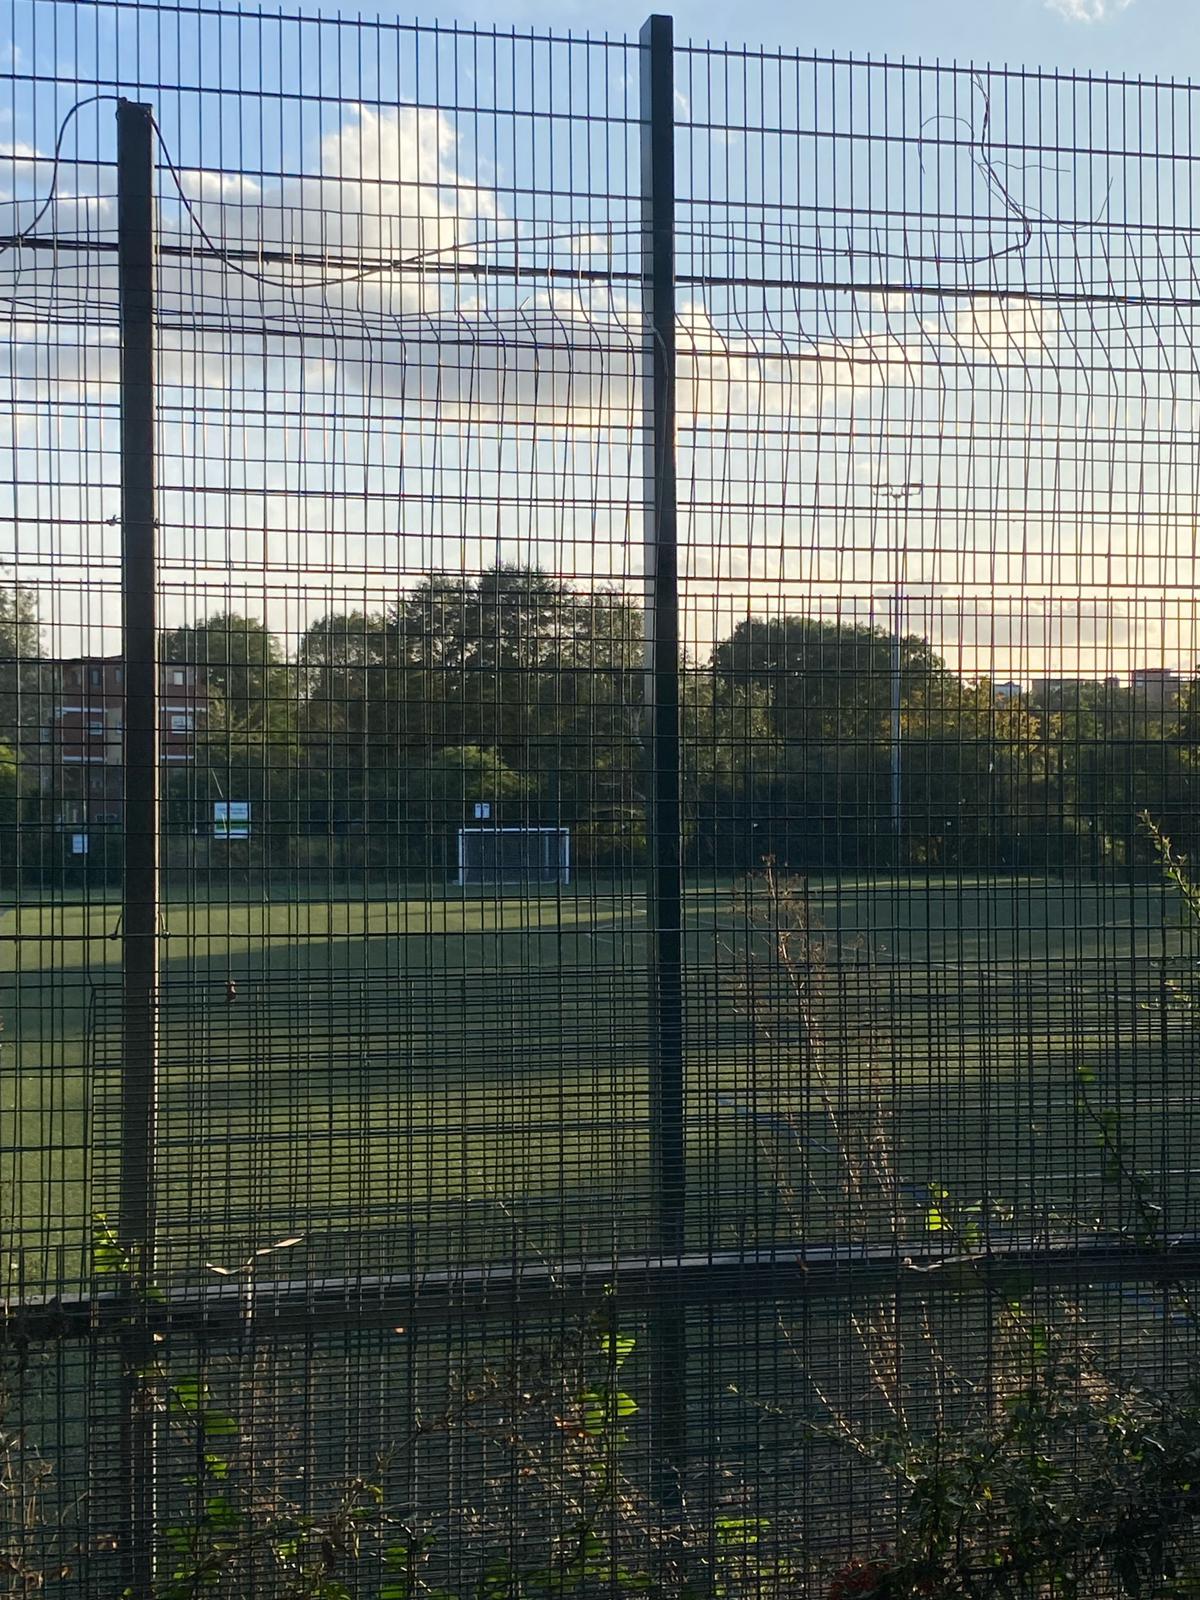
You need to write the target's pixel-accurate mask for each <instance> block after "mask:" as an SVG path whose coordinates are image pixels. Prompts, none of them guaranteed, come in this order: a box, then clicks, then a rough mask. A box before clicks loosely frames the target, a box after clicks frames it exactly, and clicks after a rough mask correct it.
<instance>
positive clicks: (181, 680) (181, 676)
mask: <svg viewBox="0 0 1200 1600" xmlns="http://www.w3.org/2000/svg"><path fill="white" fill-rule="evenodd" d="M171 682H172V683H173V684H174V685H175V687H176V688H177V689H181V688H182V687H183V685H184V684H185V683H186V682H187V674H186V673H185V672H184V670H183V668H182V667H176V668H175V670H174V672H172V674H171Z"/></svg>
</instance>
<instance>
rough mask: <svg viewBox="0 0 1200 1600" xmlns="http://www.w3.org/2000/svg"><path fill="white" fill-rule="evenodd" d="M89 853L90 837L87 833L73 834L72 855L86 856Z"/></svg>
mask: <svg viewBox="0 0 1200 1600" xmlns="http://www.w3.org/2000/svg"><path fill="white" fill-rule="evenodd" d="M87 853H88V836H87V834H86V833H73V834H72V835H71V854H72V855H73V856H85V855H87Z"/></svg>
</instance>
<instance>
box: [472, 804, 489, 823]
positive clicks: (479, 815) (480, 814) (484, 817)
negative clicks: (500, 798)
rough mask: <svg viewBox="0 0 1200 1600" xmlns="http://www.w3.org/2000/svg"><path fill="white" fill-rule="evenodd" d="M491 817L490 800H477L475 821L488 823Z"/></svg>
mask: <svg viewBox="0 0 1200 1600" xmlns="http://www.w3.org/2000/svg"><path fill="white" fill-rule="evenodd" d="M491 815H492V802H491V801H490V800H476V802H475V820H476V822H487V821H488V820H489V819H490V817H491Z"/></svg>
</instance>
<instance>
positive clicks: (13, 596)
mask: <svg viewBox="0 0 1200 1600" xmlns="http://www.w3.org/2000/svg"><path fill="white" fill-rule="evenodd" d="M41 656H42V629H41V622H40V620H39V617H38V602H37V596H36V594H35V593H34V592H33V590H32V589H26V588H24V587H23V586H22V585H21V584H19V583H16V582H15V581H13V582H8V583H0V740H2V741H3V742H4V743H5V744H7V745H9V746H11V747H12V749H14V750H19V749H20V747H21V746H22V745H23V744H24V743H26V742H27V741H28V740H29V739H30V738H31V737H36V731H37V729H38V728H39V726H40V725H41V723H42V722H44V721H45V720H46V711H47V709H48V708H47V706H45V705H44V704H43V700H44V698H45V696H46V694H47V692H48V691H49V689H50V687H51V685H50V683H49V681H48V677H47V673H46V667H45V664H44V663H43V661H42V659H41Z"/></svg>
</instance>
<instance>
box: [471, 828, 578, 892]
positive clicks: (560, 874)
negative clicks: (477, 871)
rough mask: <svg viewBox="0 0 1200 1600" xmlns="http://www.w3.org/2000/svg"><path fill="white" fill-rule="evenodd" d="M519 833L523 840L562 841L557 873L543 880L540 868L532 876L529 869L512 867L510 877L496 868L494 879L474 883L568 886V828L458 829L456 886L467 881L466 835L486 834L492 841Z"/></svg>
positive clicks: (479, 880) (569, 857)
mask: <svg viewBox="0 0 1200 1600" xmlns="http://www.w3.org/2000/svg"><path fill="white" fill-rule="evenodd" d="M503 833H519V834H524V835H525V837H526V838H530V837H537V838H544V837H545V836H546V835H547V834H553V835H555V836H556V837H557V838H559V839H561V840H562V850H561V852H560V854H559V867H558V871H557V873H556V874H553V875H551V876H549V877H542V876H541V871H540V869H539V870H538V872H536V873H533V872H531V871H530V870H529V867H528V866H523V867H514V869H513V871H512V873H511V874H506V873H505V871H504V869H503V867H499V868H498V869H497V871H496V875H495V877H494V878H492V879H490V880H488V879H483V878H479V879H476V880H474V881H476V882H479V883H487V882H489V881H490V882H493V883H527V882H530V881H534V882H537V883H570V881H571V830H570V828H486V827H483V828H460V829H459V830H458V883H459V887H460V888H463V887H465V886H466V884H467V882H468V881H469V880H468V878H467V871H468V868H467V837H468V835H471V834H473V835H480V834H486V835H487V836H488V837H489V838H494V837H495V836H496V835H497V834H503Z"/></svg>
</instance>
